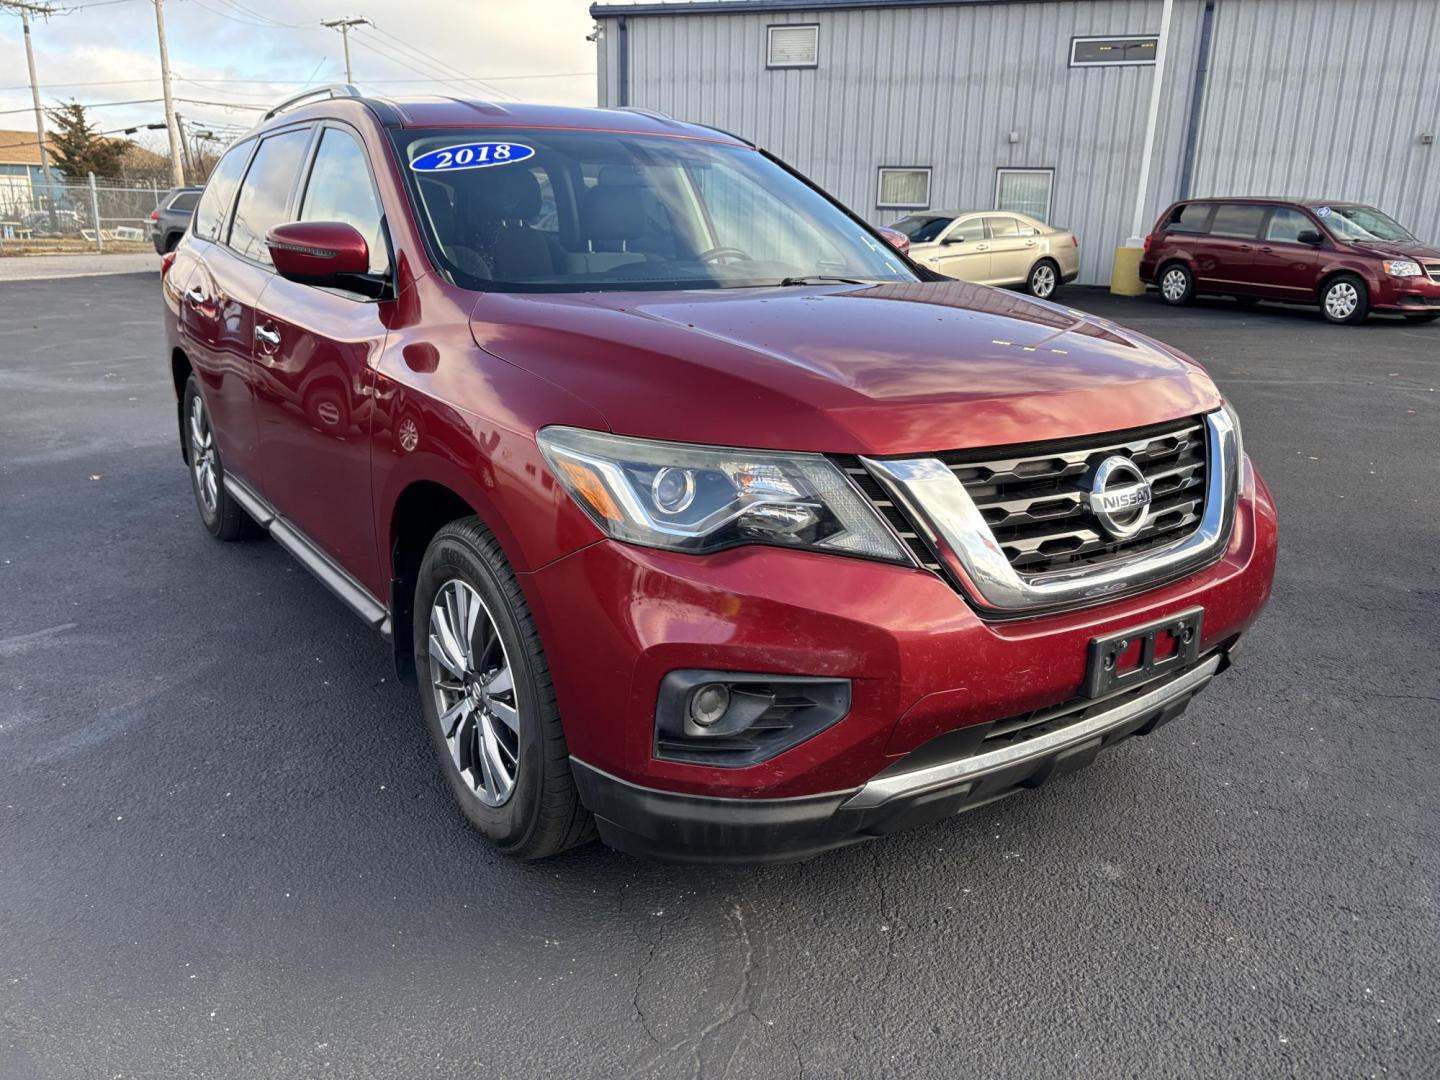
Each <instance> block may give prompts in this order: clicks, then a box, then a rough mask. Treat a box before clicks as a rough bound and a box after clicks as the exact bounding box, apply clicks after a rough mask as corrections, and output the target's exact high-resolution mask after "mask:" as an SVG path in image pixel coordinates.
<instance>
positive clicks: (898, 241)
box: [875, 225, 910, 255]
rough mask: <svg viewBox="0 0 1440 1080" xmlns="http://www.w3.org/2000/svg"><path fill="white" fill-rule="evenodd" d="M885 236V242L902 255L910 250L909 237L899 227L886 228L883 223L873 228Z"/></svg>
mask: <svg viewBox="0 0 1440 1080" xmlns="http://www.w3.org/2000/svg"><path fill="white" fill-rule="evenodd" d="M875 231H876V232H878V233H879V234H880V235H881V236H883V237H884V238H885V242H886V243H887V244H889V245H890V246H891V247H893V248H894V249H895V250H896V251H898V252H900V254H901V255H904V254H906V253H908V252H909V250H910V238H909V237H908V236H906V235H905V234H904V233H903V232H901V231H900V230H899V229H887V228H885V227H884V226H883V225H882V226H880V227H879V228H877V229H876V230H875Z"/></svg>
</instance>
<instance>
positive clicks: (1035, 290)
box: [1030, 263, 1055, 300]
mask: <svg viewBox="0 0 1440 1080" xmlns="http://www.w3.org/2000/svg"><path fill="white" fill-rule="evenodd" d="M1054 291H1055V271H1054V270H1052V269H1051V268H1050V265H1049V263H1041V264H1040V265H1039V266H1037V267H1036V268H1035V269H1034V270H1032V271H1031V272H1030V292H1031V293H1032V294H1033V295H1035V296H1038V297H1040V298H1041V299H1042V300H1043V299H1045V298H1046V297H1048V296H1049V295H1050V294H1051V293H1053V292H1054Z"/></svg>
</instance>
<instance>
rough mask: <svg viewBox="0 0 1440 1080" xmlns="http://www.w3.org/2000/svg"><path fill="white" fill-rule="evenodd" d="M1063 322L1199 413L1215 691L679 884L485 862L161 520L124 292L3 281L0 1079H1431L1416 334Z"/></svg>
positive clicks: (1422, 354) (1427, 446)
mask: <svg viewBox="0 0 1440 1080" xmlns="http://www.w3.org/2000/svg"><path fill="white" fill-rule="evenodd" d="M1064 298H1065V299H1066V300H1067V301H1068V302H1069V303H1072V304H1075V305H1077V306H1080V307H1084V308H1088V309H1090V310H1094V311H1097V312H1099V313H1101V314H1103V315H1106V316H1107V317H1110V318H1113V319H1115V320H1116V321H1118V322H1121V323H1126V324H1129V325H1131V326H1134V327H1136V328H1137V329H1140V330H1142V331H1145V332H1146V333H1149V334H1152V335H1154V336H1156V337H1159V338H1161V339H1164V340H1166V341H1169V342H1171V343H1173V344H1176V345H1178V346H1180V347H1181V348H1183V349H1186V350H1187V351H1189V352H1190V353H1191V354H1192V355H1194V356H1195V357H1196V358H1197V359H1199V360H1200V361H1202V362H1203V363H1205V364H1206V365H1207V366H1208V367H1209V369H1210V370H1211V372H1212V373H1213V374H1214V375H1215V376H1216V377H1217V379H1218V381H1219V383H1220V385H1221V387H1222V388H1223V389H1224V390H1225V391H1226V393H1227V394H1228V395H1229V396H1230V397H1231V398H1232V399H1233V400H1234V401H1235V402H1236V404H1237V406H1238V407H1239V409H1240V413H1241V416H1242V417H1243V419H1244V421H1245V441H1246V447H1247V449H1248V450H1249V452H1250V453H1251V455H1252V456H1253V457H1254V458H1255V460H1256V461H1257V462H1258V463H1259V465H1260V467H1261V469H1262V470H1263V472H1264V473H1265V475H1266V477H1267V479H1268V480H1269V483H1270V485H1271V487H1272V488H1273V490H1274V493H1275V496H1276V499H1277V501H1278V503H1279V507H1280V514H1281V528H1282V539H1281V546H1282V550H1281V558H1280V566H1279V577H1278V580H1277V584H1276V589H1275V594H1274V600H1273V602H1272V603H1271V605H1270V607H1269V609H1268V611H1267V613H1266V615H1265V617H1264V619H1263V620H1262V622H1261V623H1260V624H1259V625H1258V626H1257V627H1256V629H1255V630H1254V632H1253V633H1252V634H1251V635H1250V636H1249V638H1248V639H1247V641H1246V643H1245V646H1244V648H1243V651H1242V653H1241V655H1240V659H1239V662H1238V664H1237V670H1236V671H1235V672H1234V673H1232V674H1231V675H1229V676H1227V677H1225V678H1223V679H1221V680H1218V681H1217V682H1216V684H1215V685H1214V686H1212V687H1211V688H1210V689H1209V690H1208V691H1207V692H1206V693H1205V695H1204V696H1202V697H1201V698H1200V699H1199V700H1198V701H1197V702H1196V703H1195V705H1194V706H1193V707H1192V708H1191V710H1190V712H1189V713H1188V714H1187V715H1186V716H1185V717H1183V718H1182V719H1181V720H1179V721H1177V722H1176V723H1175V724H1172V725H1170V726H1168V727H1166V728H1164V729H1162V730H1161V731H1160V732H1158V733H1157V734H1156V735H1155V736H1154V737H1151V738H1147V739H1143V740H1131V741H1130V742H1128V743H1126V744H1124V745H1122V746H1121V747H1119V748H1117V749H1116V750H1114V751H1112V752H1110V753H1109V754H1108V755H1105V756H1102V757H1101V759H1100V760H1099V761H1098V762H1097V763H1096V764H1095V765H1094V766H1093V767H1092V768H1091V769H1089V770H1087V771H1084V772H1082V773H1080V774H1078V775H1076V776H1072V777H1068V778H1065V779H1063V780H1060V781H1057V782H1056V783H1054V784H1052V785H1049V786H1047V787H1046V788H1044V789H1042V790H1040V791H1037V792H1034V793H1030V794H1027V795H1024V796H1021V797H1019V798H1016V799H1011V800H1008V801H1006V802H1004V803H1001V804H998V805H995V806H991V807H988V808H985V809H982V810H980V811H977V812H976V813H974V814H970V815H968V816H962V817H959V818H956V819H954V820H953V821H950V822H947V823H945V824H943V825H941V826H938V827H935V828H933V829H929V830H926V831H923V832H919V833H914V834H907V835H902V836H898V837H894V838H891V839H888V840H885V841H883V842H877V843H872V844H868V845H865V846H861V847H857V848H851V849H848V850H845V851H841V852H838V853H835V854H832V855H830V856H827V857H824V858H822V859H820V860H818V861H816V862H812V863H809V864H806V865H801V866H789V867H772V868H761V869H745V868H741V869H725V870H712V869H697V868H686V867H674V866H667V865H660V864H651V863H646V862H641V861H637V860H634V859H630V858H627V857H624V856H620V855H617V854H615V853H613V852H610V851H608V850H607V849H605V848H603V847H600V846H591V847H588V848H585V849H583V850H580V851H576V852H573V853H570V854H568V855H566V856H564V857H562V858H560V859H557V860H554V861H551V862H546V863H542V864H538V865H513V864H510V863H508V862H506V861H504V860H503V859H501V858H499V857H497V856H495V855H492V854H491V853H490V852H489V851H488V850H487V849H486V848H485V847H484V846H483V845H482V844H481V843H480V842H479V841H478V839H476V838H475V837H474V836H473V835H472V834H471V833H470V832H468V831H467V830H466V829H465V828H464V827H463V826H462V824H461V821H460V818H459V815H458V814H457V813H456V812H455V811H454V810H453V809H452V807H451V804H450V798H449V795H448V793H447V791H446V790H445V787H444V784H443V781H442V779H441V776H440V773H439V771H438V770H437V769H435V768H434V767H433V764H432V761H431V749H430V746H429V743H428V741H427V738H426V735H425V732H424V731H423V730H422V728H421V725H420V721H419V710H418V705H417V703H416V701H415V700H414V698H413V696H412V695H413V691H411V690H409V689H407V688H405V687H403V686H400V685H397V684H396V683H395V681H394V679H393V677H392V676H391V673H390V670H389V668H388V663H387V658H386V652H385V648H384V646H383V643H382V642H381V641H380V640H379V639H378V638H376V637H373V636H372V635H371V634H370V632H369V631H367V630H366V629H365V628H364V627H363V626H362V625H361V624H360V623H359V622H358V621H357V620H355V619H354V618H353V617H352V616H350V615H349V614H348V613H347V612H346V611H345V610H344V609H343V608H342V607H341V606H340V604H339V603H338V602H337V601H336V600H334V599H332V598H331V596H330V595H329V594H328V593H327V592H325V590H324V589H323V588H321V587H320V586H319V585H318V584H316V583H315V582H314V581H312V580H311V579H310V578H309V577H308V576H307V575H306V574H305V572H304V571H303V570H301V569H300V568H299V567H298V566H297V565H296V564H295V563H293V562H292V561H291V560H290V559H289V557H288V556H286V555H285V554H284V553H283V552H282V551H281V550H280V549H279V548H278V547H277V546H275V545H274V544H273V543H271V542H269V541H258V542H255V543H249V544H241V545H221V544H217V543H214V542H213V541H211V540H210V538H209V537H208V536H207V535H206V534H205V533H204V531H203V530H202V529H201V527H200V525H199V523H198V520H197V519H196V514H195V509H194V505H193V503H192V501H191V496H190V489H189V486H188V484H187V481H186V477H185V473H184V471H183V468H182V465H181V462H180V458H179V454H178V451H177V448H176V438H175V422H174V412H173V401H172V396H171V390H170V386H169V376H168V371H167V369H166V365H165V362H164V359H163V349H162V346H161V340H162V339H161V333H160V323H159V307H158V293H157V287H156V281H155V278H154V275H153V274H145V275H123V276H110V277H95V278H84V279H78V280H72V281H50V282H42V281H30V282H8V283H0V312H3V318H0V598H3V600H0V1078H3V1080H30V1078H71V1077H106V1078H110V1077H125V1078H135V1077H157V1078H161V1077H163V1078H167V1080H174V1078H179V1077H191V1076H203V1077H231V1076H238V1077H247V1078H248V1077H254V1078H272V1077H299V1076H303V1077H307V1078H309V1077H317V1078H318V1077H375V1076H395V1077H451V1076H454V1077H460V1076H464V1077H478V1076H493V1077H531V1076H536V1077H539V1076H545V1077H608V1076H620V1075H627V1076H628V1075H634V1076H641V1077H672V1076H701V1075H703V1076H722V1075H729V1076H733V1077H790V1076H795V1077H799V1076H805V1077H824V1076H847V1077H857V1076H863V1077H872V1076H874V1077H878V1076H891V1075H893V1076H919V1077H955V1076H984V1077H1009V1076H1014V1077H1026V1078H1033V1077H1037V1076H1059V1075H1065V1076H1118V1075H1129V1076H1307V1077H1320V1076H1337V1077H1340V1076H1344V1077H1353V1076H1422V1075H1424V1076H1433V1075H1435V1067H1436V1062H1437V1061H1440V813H1437V805H1436V792H1437V786H1436V781H1435V777H1436V773H1437V767H1440V674H1437V666H1440V665H1437V656H1440V629H1437V626H1440V557H1437V550H1440V512H1437V510H1436V506H1437V497H1440V471H1437V464H1436V451H1437V449H1440V424H1437V418H1440V325H1432V326H1428V327H1412V326H1407V325H1403V324H1399V323H1395V322H1392V321H1389V320H1372V321H1371V323H1369V324H1367V325H1365V326H1362V327H1358V328H1337V327H1331V326H1328V325H1326V324H1324V323H1323V322H1322V321H1321V320H1320V319H1319V317H1318V315H1316V314H1315V313H1313V312H1310V311H1296V310H1283V309H1278V308H1269V307H1262V308H1259V309H1256V310H1253V311H1248V312H1242V311H1239V310H1237V309H1235V308H1233V307H1232V306H1230V305H1228V304H1226V303H1223V302H1218V301H1217V302H1214V303H1202V304H1199V305H1197V306H1194V307H1192V308H1188V309H1185V310H1183V311H1172V310H1169V309H1166V308H1164V307H1162V306H1161V305H1160V304H1159V303H1158V302H1157V301H1156V300H1154V299H1153V298H1147V299H1142V300H1119V299H1115V298H1112V297H1110V296H1109V295H1107V294H1104V293H1101V292H1098V291H1093V292H1092V291H1089V290H1071V291H1070V292H1069V293H1068V294H1066V295H1065V297H1064ZM1427 1061H1428V1062H1429V1063H1430V1064H1429V1065H1428V1066H1427V1065H1426V1064H1425V1062H1427Z"/></svg>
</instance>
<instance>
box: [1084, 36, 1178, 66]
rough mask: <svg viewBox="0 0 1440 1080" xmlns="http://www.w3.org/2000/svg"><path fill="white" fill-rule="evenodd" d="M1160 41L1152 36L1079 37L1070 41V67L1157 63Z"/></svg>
mask: <svg viewBox="0 0 1440 1080" xmlns="http://www.w3.org/2000/svg"><path fill="white" fill-rule="evenodd" d="M1159 43H1160V39H1159V38H1157V37H1155V36H1154V35H1153V34H1145V35H1138V36H1134V37H1077V38H1071V39H1070V66H1071V67H1133V66H1135V65H1136V64H1153V63H1155V50H1156V48H1157V47H1158V45H1159Z"/></svg>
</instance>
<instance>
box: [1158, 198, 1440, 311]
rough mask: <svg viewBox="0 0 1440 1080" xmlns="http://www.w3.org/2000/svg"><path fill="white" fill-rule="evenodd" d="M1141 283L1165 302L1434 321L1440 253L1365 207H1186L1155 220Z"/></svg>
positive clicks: (1255, 202)
mask: <svg viewBox="0 0 1440 1080" xmlns="http://www.w3.org/2000/svg"><path fill="white" fill-rule="evenodd" d="M1140 278H1141V280H1142V281H1144V282H1146V283H1147V284H1150V285H1154V286H1156V287H1157V288H1158V289H1159V290H1160V296H1161V298H1162V299H1163V300H1164V301H1165V302H1166V303H1167V304H1186V303H1189V302H1190V300H1191V299H1192V298H1193V297H1194V296H1195V295H1196V294H1197V293H1212V294H1218V295H1221V296H1233V297H1235V298H1236V299H1237V300H1241V301H1244V302H1249V303H1253V302H1255V301H1257V300H1281V301H1285V302H1288V303H1295V304H1318V305H1319V307H1320V313H1321V314H1322V315H1324V316H1325V318H1327V319H1329V320H1330V321H1331V322H1335V323H1358V322H1363V321H1364V320H1365V318H1366V316H1367V315H1369V314H1370V312H1372V311H1380V312H1386V313H1389V314H1396V315H1404V316H1406V317H1407V318H1408V319H1410V320H1411V321H1413V322H1433V321H1434V320H1435V319H1437V318H1440V248H1436V247H1434V246H1431V245H1427V244H1424V243H1422V242H1421V241H1420V240H1417V239H1416V238H1415V237H1414V236H1412V235H1410V233H1409V232H1407V231H1406V230H1405V229H1404V228H1402V227H1401V226H1400V225H1399V224H1397V223H1396V222H1395V220H1394V219H1393V218H1391V217H1389V216H1388V215H1386V214H1384V213H1382V212H1381V211H1379V210H1376V209H1375V208H1374V207H1372V206H1362V205H1359V204H1357V203H1347V202H1339V201H1333V202H1327V201H1325V200H1323V199H1306V200H1289V199H1192V200H1188V201H1185V202H1178V203H1175V204H1174V205H1173V206H1171V207H1170V208H1169V209H1168V210H1166V211H1165V213H1163V214H1161V215H1160V220H1159V221H1158V222H1156V223H1155V231H1154V232H1152V233H1151V234H1150V235H1149V236H1147V237H1146V238H1145V255H1144V257H1143V258H1142V259H1141V262H1140Z"/></svg>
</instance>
